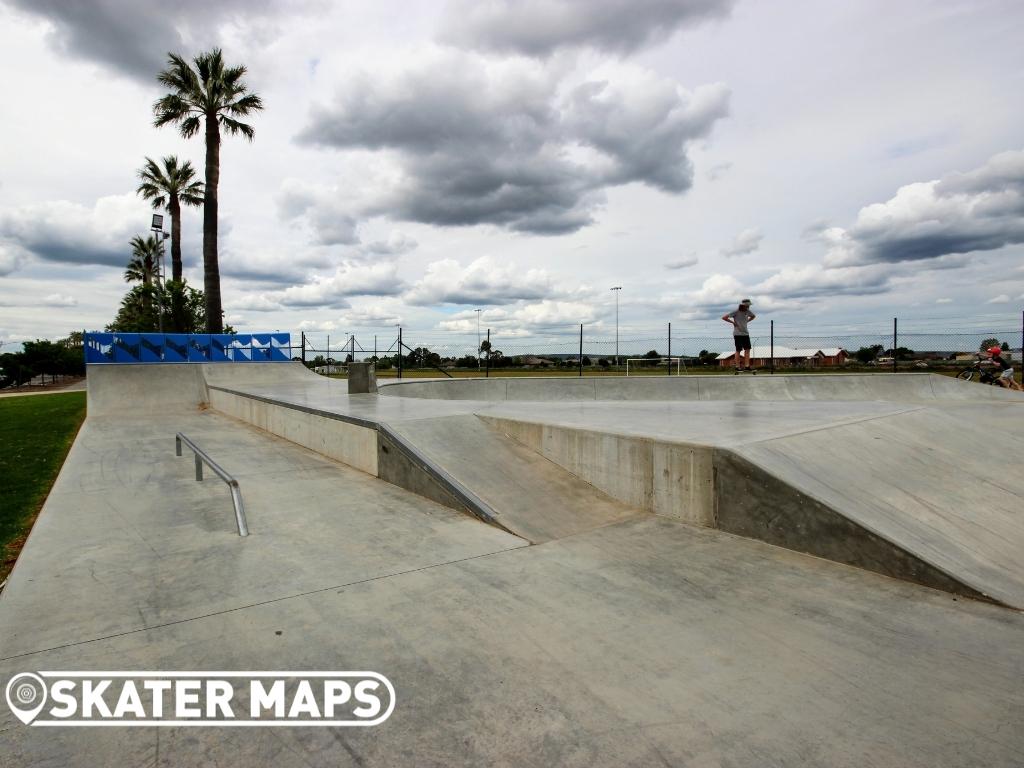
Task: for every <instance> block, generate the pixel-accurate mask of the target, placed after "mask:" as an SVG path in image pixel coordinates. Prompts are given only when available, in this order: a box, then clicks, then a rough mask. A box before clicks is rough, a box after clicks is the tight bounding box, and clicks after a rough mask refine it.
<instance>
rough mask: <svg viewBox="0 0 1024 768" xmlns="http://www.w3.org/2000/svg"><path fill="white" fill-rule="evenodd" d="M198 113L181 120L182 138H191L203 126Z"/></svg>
mask: <svg viewBox="0 0 1024 768" xmlns="http://www.w3.org/2000/svg"><path fill="white" fill-rule="evenodd" d="M200 122H201V121H200V120H199V116H198V115H191V116H189V117H186V118H185V119H184V120H182V121H181V135H182V138H185V139H191V138H192V137H193V136H195V135H196V134H197V133H199V129H200V127H201V125H200Z"/></svg>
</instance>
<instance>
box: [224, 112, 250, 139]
mask: <svg viewBox="0 0 1024 768" xmlns="http://www.w3.org/2000/svg"><path fill="white" fill-rule="evenodd" d="M220 124H221V125H223V126H224V129H225V130H226V131H227V132H228V133H230V134H232V135H234V134H237V133H240V134H242V135H243V136H245V138H247V139H248V140H249V141H252V138H253V136H255V135H256V131H254V130H253V127H252V126H251V125H249V124H248V123H243V122H241V121H239V120H233V119H231V118H230V117H228V116H227V115H221V116H220Z"/></svg>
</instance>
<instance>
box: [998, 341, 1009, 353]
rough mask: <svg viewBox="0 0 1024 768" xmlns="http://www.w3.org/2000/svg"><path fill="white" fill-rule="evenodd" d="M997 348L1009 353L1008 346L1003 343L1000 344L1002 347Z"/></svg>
mask: <svg viewBox="0 0 1024 768" xmlns="http://www.w3.org/2000/svg"><path fill="white" fill-rule="evenodd" d="M999 348H1000V349H1001V350H1003V352H1009V351H1010V345H1009V344H1007V343H1006V342H1005V341H1004V342H1003V343H1002V346H1000V347H999Z"/></svg>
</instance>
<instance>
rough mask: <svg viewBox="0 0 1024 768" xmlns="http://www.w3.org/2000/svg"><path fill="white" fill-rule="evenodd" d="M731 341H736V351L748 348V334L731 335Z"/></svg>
mask: <svg viewBox="0 0 1024 768" xmlns="http://www.w3.org/2000/svg"><path fill="white" fill-rule="evenodd" d="M732 338H733V341H735V342H736V351H737V352H741V351H743V350H744V349H750V337H749V336H733V337H732Z"/></svg>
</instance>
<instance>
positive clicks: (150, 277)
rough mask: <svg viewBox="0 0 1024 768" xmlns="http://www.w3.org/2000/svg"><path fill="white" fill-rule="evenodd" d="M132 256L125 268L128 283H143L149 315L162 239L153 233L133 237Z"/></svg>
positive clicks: (144, 306) (144, 308)
mask: <svg viewBox="0 0 1024 768" xmlns="http://www.w3.org/2000/svg"><path fill="white" fill-rule="evenodd" d="M131 244H132V258H131V261H129V262H128V266H127V267H126V268H125V270H124V281H125V282H126V283H142V309H143V312H144V314H145V316H146V317H149V314H150V307H151V306H152V301H153V293H154V291H153V283H155V282H156V281H157V277H158V271H159V264H160V261H159V259H160V241H159V240H157V239H156V237H154V236H153V235H150V236H149V237H146V238H142V237H141V236H139V235H136V236H135V237H133V238H132V243H131Z"/></svg>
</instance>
